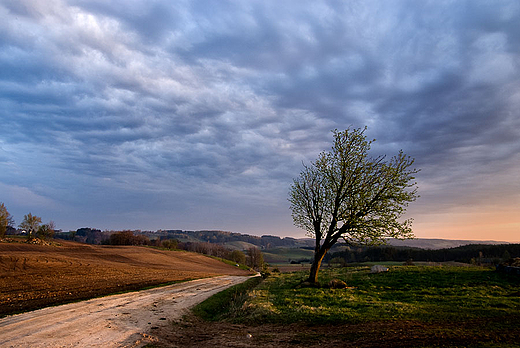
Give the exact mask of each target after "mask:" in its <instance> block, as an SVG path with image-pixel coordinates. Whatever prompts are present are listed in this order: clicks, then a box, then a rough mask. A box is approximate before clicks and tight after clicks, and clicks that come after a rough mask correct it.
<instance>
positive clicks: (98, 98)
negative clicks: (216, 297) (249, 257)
mask: <svg viewBox="0 0 520 348" xmlns="http://www.w3.org/2000/svg"><path fill="white" fill-rule="evenodd" d="M0 19H1V20H0V33H2V35H0V66H1V67H2V68H1V69H0V121H1V127H0V167H1V168H2V170H1V172H0V184H1V190H2V193H1V194H0V201H2V200H4V201H6V202H5V203H6V206H8V208H9V207H10V206H11V207H12V208H11V210H12V213H13V215H15V219H17V222H19V221H20V220H21V218H22V217H23V214H25V213H27V212H28V211H29V210H30V211H32V212H33V213H34V214H39V215H44V219H45V218H47V219H52V220H55V221H56V222H57V224H58V227H62V228H65V229H69V228H70V229H75V228H78V227H81V226H83V225H89V226H94V227H99V228H143V229H157V228H182V229H190V228H193V229H202V228H221V229H228V230H235V231H240V232H248V233H272V234H280V235H286V234H292V235H297V234H298V233H299V232H298V231H297V230H296V229H295V228H294V227H292V226H291V218H290V213H289V210H288V203H287V201H286V197H287V190H288V187H289V184H290V182H291V178H293V177H295V176H297V174H298V173H299V171H300V170H301V162H302V161H306V162H308V161H310V160H312V159H313V158H314V157H315V156H316V154H317V153H318V152H320V151H322V150H327V149H328V148H329V146H330V142H331V133H330V130H331V129H334V128H339V129H345V128H347V127H349V126H351V125H352V126H354V127H362V126H364V125H367V126H368V127H369V129H368V134H369V136H370V137H373V138H376V139H377V142H376V143H375V146H374V150H375V152H378V153H389V154H392V153H395V152H396V151H397V150H399V149H401V148H402V149H403V150H404V151H405V152H406V153H408V154H410V155H412V156H413V157H415V158H416V160H417V162H416V163H417V166H418V167H420V168H421V169H422V171H421V174H420V177H419V178H418V179H419V187H420V193H421V196H422V198H421V199H420V201H419V202H417V205H416V206H415V207H412V208H411V210H410V212H411V213H413V216H414V217H415V219H416V223H417V224H418V226H419V230H418V233H420V232H421V230H420V228H421V226H423V228H424V232H423V233H424V234H426V233H430V232H427V228H426V227H424V226H426V224H427V223H428V222H427V221H429V220H428V219H430V218H431V215H429V214H440V215H439V216H437V215H436V216H437V218H438V219H442V216H446V215H442V214H454V211H455V210H456V209H458V208H460V207H461V206H463V207H471V209H472V211H473V214H477V215H478V214H480V213H481V212H482V211H492V210H493V209H497V210H500V209H502V208H500V207H505V206H510V205H511V204H516V206H518V203H520V199H519V192H520V191H519V189H520V181H519V180H518V177H519V174H520V155H519V154H520V134H519V133H520V117H519V115H518V110H520V83H519V81H520V74H519V68H520V66H519V65H520V63H519V62H520V59H519V58H520V52H519V50H520V32H519V31H518V28H519V27H520V23H519V22H520V5H519V4H518V3H517V2H516V1H495V2H487V1H457V2H449V1H446V2H443V1H436V2H415V1H385V2H380V1H359V2H356V1H349V2H342V1H288V2H283V3H280V2H275V1H248V2H234V1H219V2H214V1H176V2H175V3H171V2H169V1H146V2H145V1H110V2H107V1H80V0H77V1H61V0H51V1H46V2H45V3H42V2H41V1H36V0H16V1H15V0H12V1H11V0H4V1H0ZM20 196H24V197H26V198H25V199H20ZM4 197H7V198H4ZM9 197H15V198H9ZM454 209H455V210H454ZM421 219H423V220H421ZM447 220H448V219H447ZM510 223H512V225H513V229H509V230H508V231H509V232H507V233H512V232H511V231H514V230H515V228H516V231H518V230H519V228H520V221H519V220H518V219H516V220H514V219H513V221H512V222H510ZM421 224H422V225H421ZM515 224H516V225H515ZM515 226H516V227H515ZM448 227H449V226H444V227H436V228H445V229H448ZM428 231H429V230H428ZM465 237H470V236H465ZM489 238H493V235H492V234H490V237H489ZM503 238H509V237H508V235H506V234H504V237H503ZM511 238H513V237H511ZM516 239H517V240H518V238H516Z"/></svg>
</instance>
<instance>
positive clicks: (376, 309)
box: [240, 266, 520, 323]
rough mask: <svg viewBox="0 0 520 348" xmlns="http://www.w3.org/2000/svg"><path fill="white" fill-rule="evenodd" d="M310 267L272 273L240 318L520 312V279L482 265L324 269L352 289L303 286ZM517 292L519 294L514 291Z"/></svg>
mask: <svg viewBox="0 0 520 348" xmlns="http://www.w3.org/2000/svg"><path fill="white" fill-rule="evenodd" d="M307 276H308V274H307V273H306V272H294V273H287V274H273V275H272V276H271V277H269V278H268V279H267V280H266V281H264V282H263V283H262V284H260V285H259V286H258V287H257V288H256V289H254V290H253V291H252V292H251V293H250V295H249V298H248V300H247V301H246V303H245V305H244V306H243V308H244V311H243V313H242V315H241V317H240V318H241V319H242V320H244V321H250V322H274V323H287V322H309V323H318V322H319V323H360V322H367V321H380V320H419V321H421V322H439V321H468V320H476V319H482V318H495V319H497V320H498V321H500V320H504V318H507V317H516V318H518V317H519V316H520V296H518V292H519V291H520V278H518V277H512V276H507V275H503V274H500V273H497V272H495V271H492V270H489V269H484V268H478V267H426V266H407V267H405V266H393V267H392V266H391V267H390V272H386V273H380V274H370V273H369V267H356V268H335V269H323V270H322V271H321V272H320V282H321V283H322V284H327V283H328V282H329V281H330V279H332V278H338V279H341V280H344V281H346V283H347V285H348V286H349V287H350V288H348V289H328V288H323V287H322V288H308V287H299V286H298V285H299V284H300V283H301V282H302V281H303V280H304V279H305V278H306V277H307ZM515 294H516V295H515Z"/></svg>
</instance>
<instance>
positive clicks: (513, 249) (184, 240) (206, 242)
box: [55, 228, 520, 264]
mask: <svg viewBox="0 0 520 348" xmlns="http://www.w3.org/2000/svg"><path fill="white" fill-rule="evenodd" d="M55 237H56V238H61V239H68V240H75V241H79V242H83V243H89V244H107V245H151V246H158V247H165V246H166V247H167V248H177V249H184V250H190V251H197V252H202V253H205V254H216V255H215V256H224V254H228V253H230V252H231V251H232V250H241V251H244V250H248V249H250V248H252V247H257V248H259V249H262V250H269V249H276V248H301V249H307V250H313V249H314V248H313V243H314V241H313V240H312V239H296V238H290V237H285V238H280V237H278V236H269V235H264V236H261V237H259V236H252V235H247V234H241V233H233V232H227V231H182V230H159V231H155V232H150V231H101V230H98V229H93V228H80V229H78V230H76V231H70V232H59V233H56V235H55ZM515 257H520V244H492V245H491V244H489V245H488V244H471V245H464V246H459V247H456V248H445V249H435V250H433V249H421V248H415V247H405V246H392V245H383V246H346V245H345V244H338V245H336V247H335V248H333V249H332V250H331V251H330V252H329V253H328V254H327V255H326V256H325V258H324V262H327V263H329V262H330V263H340V264H348V263H353V262H365V261H372V262H379V261H399V262H406V261H412V262H413V261H430V262H445V261H456V262H464V263H475V264H496V263H498V262H500V261H501V260H505V259H509V258H515ZM310 261H311V260H310V259H300V260H294V261H293V262H297V263H306V262H310Z"/></svg>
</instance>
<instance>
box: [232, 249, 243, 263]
mask: <svg viewBox="0 0 520 348" xmlns="http://www.w3.org/2000/svg"><path fill="white" fill-rule="evenodd" d="M229 259H230V260H231V261H234V262H236V263H238V264H245V263H246V254H244V253H243V252H242V251H240V250H233V251H232V252H231V254H230V256H229Z"/></svg>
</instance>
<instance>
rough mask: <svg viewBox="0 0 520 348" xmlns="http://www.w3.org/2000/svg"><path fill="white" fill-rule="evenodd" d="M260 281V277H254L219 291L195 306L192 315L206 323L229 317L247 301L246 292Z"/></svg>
mask: <svg viewBox="0 0 520 348" xmlns="http://www.w3.org/2000/svg"><path fill="white" fill-rule="evenodd" d="M261 281H262V278H261V277H254V278H251V279H248V280H246V281H245V282H243V283H240V284H237V285H235V286H232V287H230V288H228V289H226V290H224V291H221V292H219V293H217V294H215V295H213V296H211V297H210V298H208V299H207V300H205V301H204V302H201V303H199V304H198V305H197V306H195V307H194V308H193V313H195V314H196V315H197V316H199V317H201V318H202V319H204V320H208V321H216V320H219V319H222V318H224V317H230V313H234V312H236V308H239V307H241V306H242V304H243V302H244V301H245V300H246V299H247V292H248V291H250V290H251V289H253V288H254V287H256V286H257V285H258V284H259V283H260V282H261Z"/></svg>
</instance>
